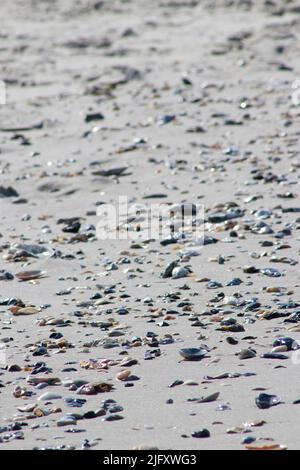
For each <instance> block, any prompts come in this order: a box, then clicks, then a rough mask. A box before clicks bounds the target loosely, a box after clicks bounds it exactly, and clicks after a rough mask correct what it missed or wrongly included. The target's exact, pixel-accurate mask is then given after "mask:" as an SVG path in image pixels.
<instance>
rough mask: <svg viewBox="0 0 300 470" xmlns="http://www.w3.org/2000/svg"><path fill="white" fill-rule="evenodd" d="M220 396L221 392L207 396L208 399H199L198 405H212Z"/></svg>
mask: <svg viewBox="0 0 300 470" xmlns="http://www.w3.org/2000/svg"><path fill="white" fill-rule="evenodd" d="M219 396H220V392H215V393H211V394H210V395H207V396H206V397H202V398H200V399H197V403H212V402H213V401H216V400H217V399H218V398H219Z"/></svg>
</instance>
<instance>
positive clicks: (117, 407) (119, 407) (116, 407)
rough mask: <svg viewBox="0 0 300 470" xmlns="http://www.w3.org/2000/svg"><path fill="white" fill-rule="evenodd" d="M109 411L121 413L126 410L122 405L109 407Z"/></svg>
mask: <svg viewBox="0 0 300 470" xmlns="http://www.w3.org/2000/svg"><path fill="white" fill-rule="evenodd" d="M108 411H109V413H121V412H122V411H124V408H123V406H121V405H112V406H110V407H109V409H108Z"/></svg>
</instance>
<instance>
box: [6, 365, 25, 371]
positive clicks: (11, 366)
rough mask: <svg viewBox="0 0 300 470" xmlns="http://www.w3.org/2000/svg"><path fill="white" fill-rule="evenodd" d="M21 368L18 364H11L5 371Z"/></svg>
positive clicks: (19, 369)
mask: <svg viewBox="0 0 300 470" xmlns="http://www.w3.org/2000/svg"><path fill="white" fill-rule="evenodd" d="M21 370H22V367H20V366H19V365H18V364H11V365H10V366H8V368H7V372H20V371H21Z"/></svg>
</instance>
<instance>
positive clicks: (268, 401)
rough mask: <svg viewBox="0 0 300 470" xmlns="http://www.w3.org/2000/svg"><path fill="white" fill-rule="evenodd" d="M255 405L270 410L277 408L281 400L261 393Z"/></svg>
mask: <svg viewBox="0 0 300 470" xmlns="http://www.w3.org/2000/svg"><path fill="white" fill-rule="evenodd" d="M255 403H256V405H257V407H258V408H261V409H262V410H264V409H267V408H270V407H271V406H276V405H279V403H281V400H280V398H279V397H277V396H276V395H268V394H267V393H260V394H259V395H258V397H256V398H255Z"/></svg>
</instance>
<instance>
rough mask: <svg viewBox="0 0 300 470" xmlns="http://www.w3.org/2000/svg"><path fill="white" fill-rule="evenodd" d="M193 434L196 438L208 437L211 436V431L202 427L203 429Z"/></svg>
mask: <svg viewBox="0 0 300 470" xmlns="http://www.w3.org/2000/svg"><path fill="white" fill-rule="evenodd" d="M191 435H192V437H196V438H206V437H210V432H209V430H208V429H201V431H194V432H193V433H192V434H191Z"/></svg>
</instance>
